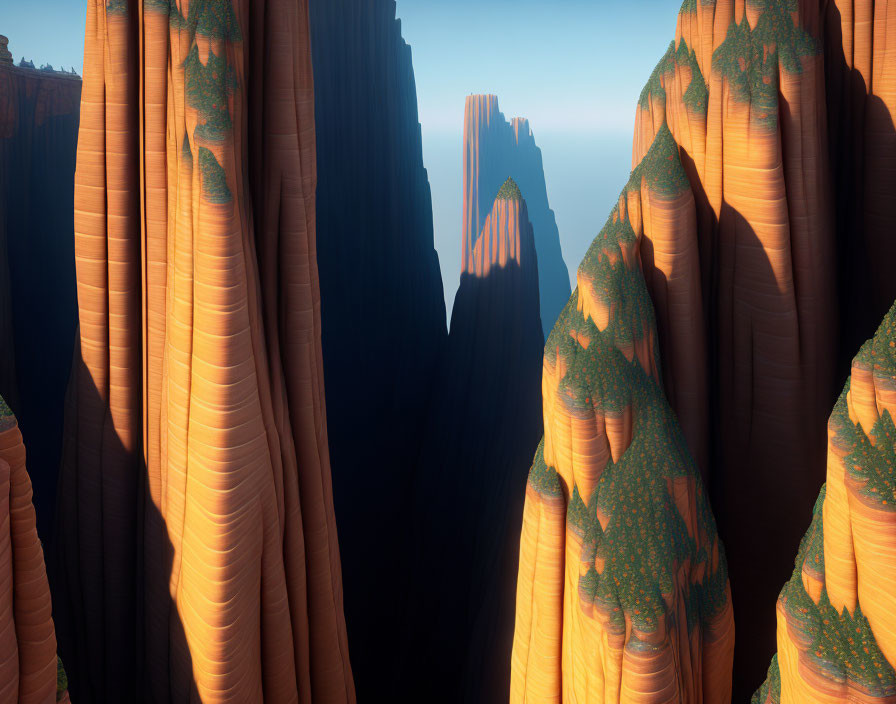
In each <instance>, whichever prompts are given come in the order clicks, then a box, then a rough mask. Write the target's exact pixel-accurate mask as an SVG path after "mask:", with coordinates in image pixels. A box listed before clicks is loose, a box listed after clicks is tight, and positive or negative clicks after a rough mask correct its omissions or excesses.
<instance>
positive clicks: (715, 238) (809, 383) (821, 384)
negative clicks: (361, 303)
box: [632, 0, 896, 699]
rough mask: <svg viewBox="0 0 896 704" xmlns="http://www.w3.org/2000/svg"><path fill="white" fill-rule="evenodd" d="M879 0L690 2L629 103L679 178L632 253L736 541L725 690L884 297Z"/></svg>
mask: <svg viewBox="0 0 896 704" xmlns="http://www.w3.org/2000/svg"><path fill="white" fill-rule="evenodd" d="M886 8H887V5H886V3H877V4H876V5H875V4H874V3H861V2H859V3H850V2H842V1H841V2H830V3H817V2H810V1H809V0H686V1H685V2H684V3H683V5H682V8H681V11H680V13H679V16H678V24H677V30H676V33H675V39H674V41H673V42H672V43H671V44H670V46H669V48H668V50H667V52H666V53H665V55H664V56H663V57H662V59H661V60H660V62H659V64H658V65H657V67H656V69H655V71H654V72H653V74H652V75H651V77H650V79H649V81H648V83H647V85H646V86H645V88H644V91H643V92H642V94H641V97H640V100H639V104H638V107H637V110H636V116H635V133H634V139H633V155H632V165H633V168H637V167H638V165H639V164H642V163H643V161H644V159H645V158H646V156H647V155H648V154H649V152H650V150H651V149H652V148H653V146H654V144H655V142H656V140H657V139H658V138H660V136H661V135H663V134H664V133H665V132H668V133H669V134H671V137H672V139H673V140H674V143H675V144H676V145H677V152H678V155H679V156H680V159H681V162H682V164H683V168H684V171H685V174H686V176H687V181H688V183H689V185H690V193H689V194H687V195H685V196H681V197H680V200H677V201H669V202H667V203H664V204H662V206H661V207H659V208H657V207H649V206H648V208H645V209H644V211H645V218H644V223H643V228H642V229H643V238H642V239H641V246H640V253H641V259H642V263H643V267H644V275H645V279H646V282H647V286H648V289H649V291H650V294H651V297H652V298H653V301H654V304H655V306H656V311H657V327H658V332H659V343H660V347H661V352H662V354H661V358H662V364H663V367H662V368H663V372H664V373H663V382H664V386H665V390H666V395H667V397H668V399H669V401H670V404H671V405H672V407H673V409H674V411H675V413H676V415H677V416H678V419H679V421H680V423H681V426H682V429H683V431H684V434H685V437H686V438H687V440H688V446H689V448H690V449H691V451H692V453H693V456H694V458H695V460H696V461H697V464H698V466H699V467H700V470H701V473H702V474H703V477H704V480H705V481H706V484H707V486H708V490H709V492H710V496H711V498H712V504H713V508H714V510H715V513H716V515H717V516H718V518H719V531H720V534H721V535H722V538H723V539H724V541H725V544H726V546H727V548H728V556H729V561H730V563H729V564H730V568H731V583H732V588H733V590H734V600H735V603H736V604H737V607H738V615H739V619H738V621H739V624H740V627H739V629H738V648H737V652H736V656H735V675H734V676H735V684H734V696H735V699H745V698H746V697H747V696H748V693H749V692H750V691H752V689H753V688H754V687H755V682H756V681H758V680H759V679H760V678H761V676H762V674H761V673H762V670H763V669H764V667H765V661H764V660H763V658H762V654H763V653H767V654H768V655H770V654H771V651H772V649H773V646H774V642H773V633H774V623H773V621H772V618H771V614H770V612H769V610H768V609H767V604H768V603H770V601H771V600H772V599H773V598H774V595H775V594H776V593H777V591H778V585H779V584H780V583H781V582H782V581H783V580H784V579H786V575H787V573H788V570H789V565H790V560H791V556H792V554H793V552H794V551H795V550H796V547H797V544H798V542H799V536H800V535H801V533H802V530H803V525H802V524H803V518H802V517H801V515H800V512H799V511H795V510H794V507H804V509H803V510H806V511H808V509H809V506H811V505H812V501H813V497H814V495H815V488H814V487H817V486H818V484H819V483H820V482H821V481H822V476H821V472H822V468H823V467H824V433H823V428H824V423H825V418H826V416H827V413H828V409H829V408H830V404H831V403H832V402H833V400H834V398H835V395H836V383H837V378H838V366H837V365H838V359H839V360H841V362H840V364H841V367H842V369H843V371H845V365H843V364H842V360H843V359H844V354H843V351H842V349H843V345H846V344H850V345H852V343H851V342H850V341H851V340H856V339H864V337H866V336H867V335H868V333H869V331H870V329H873V325H875V324H876V321H877V320H879V318H880V316H881V315H882V314H883V311H884V310H885V309H886V306H887V305H889V303H890V302H891V301H892V300H893V298H894V297H896V283H894V281H896V278H894V277H893V276H892V271H891V268H892V267H891V266H890V264H888V262H890V261H891V260H892V259H893V256H894V254H896V253H894V252H893V251H892V246H893V244H892V243H893V238H892V236H891V233H890V229H889V227H890V225H889V224H888V223H891V222H892V220H893V217H890V215H889V214H888V213H890V210H891V209H892V208H893V207H894V206H893V203H892V201H893V199H892V197H891V196H892V185H893V184H892V178H891V175H892V173H893V172H894V169H896V137H894V136H893V129H892V121H891V120H890V108H889V107H887V106H889V105H890V102H888V101H889V100H890V94H891V93H892V94H893V101H892V102H893V105H894V107H896V82H894V81H892V80H891V79H890V75H891V72H890V71H889V69H888V67H889V66H890V64H891V63H892V61H893V59H892V57H891V54H892V53H893V52H892V51H887V46H888V39H887V37H888V36H889V34H888V33H889V31H890V30H889V25H890V24H893V26H894V27H896V24H894V23H889V20H888V18H887V10H886ZM889 45H890V46H892V45H893V43H892V42H889ZM872 152H873V153H872ZM641 200H642V202H643V201H644V199H643V198H642V199H641ZM632 212H633V213H634V210H633V211H632ZM893 215H896V213H893ZM634 219H635V220H637V215H635V218H634ZM635 230H636V231H637V232H638V233H639V234H640V233H641V230H638V227H635ZM872 316H873V317H872ZM869 320H870V321H871V322H870V323H869ZM857 336H861V337H860V338H857ZM849 349H850V352H849V354H851V353H852V350H853V349H854V346H851V347H850V348H849ZM747 526H749V529H748V528H747ZM759 564H761V565H763V568H762V569H761V570H757V569H756V566H757V565H759Z"/></svg>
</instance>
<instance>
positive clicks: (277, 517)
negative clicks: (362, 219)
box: [52, 0, 354, 703]
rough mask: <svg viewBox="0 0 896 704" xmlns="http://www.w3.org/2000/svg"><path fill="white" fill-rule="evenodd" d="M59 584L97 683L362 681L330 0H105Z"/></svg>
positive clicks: (96, 693) (81, 235)
mask: <svg viewBox="0 0 896 704" xmlns="http://www.w3.org/2000/svg"><path fill="white" fill-rule="evenodd" d="M86 27H87V30H86V31H87V36H86V43H85V61H84V65H85V71H84V89H83V95H82V109H81V125H80V135H79V142H78V159H77V170H76V175H75V199H76V202H77V203H78V209H77V211H76V214H75V251H76V261H77V282H78V302H79V315H80V335H79V339H78V347H77V350H76V359H75V369H74V373H73V378H72V380H71V384H70V387H69V397H68V401H69V403H68V407H67V411H66V412H67V417H66V428H65V453H64V460H63V466H62V471H61V475H60V489H59V496H60V501H59V508H58V515H57V524H56V538H55V560H54V574H53V575H52V577H53V579H52V586H53V604H54V609H55V615H56V622H57V630H58V633H59V639H60V648H61V650H62V652H63V659H64V660H65V662H66V666H67V667H68V669H69V680H70V685H71V690H72V693H73V699H74V700H75V701H84V702H87V701H90V702H120V701H123V700H124V701H130V700H137V699H140V700H142V701H154V702H170V701H187V700H189V701H203V702H249V701H261V700H262V698H264V700H265V701H269V702H296V701H298V702H312V701H313V702H315V703H316V702H350V701H354V688H353V683H352V674H351V669H350V666H349V661H348V646H347V642H346V635H345V623H344V619H343V615H342V586H341V577H340V568H339V552H338V546H337V542H336V526H335V519H334V513H333V504H332V490H331V484H330V470H329V456H328V450H327V431H326V427H327V426H326V419H325V404H324V388H323V375H322V359H321V349H320V297H319V292H318V291H319V289H318V281H317V263H316V251H315V197H314V188H315V137H314V96H313V91H312V80H313V79H312V69H311V51H310V37H309V29H308V5H307V3H306V2H298V3H297V2H286V1H284V0H261V1H257V0H253V2H251V3H249V2H245V1H243V0H234V1H233V2H231V0H189V1H183V0H177V1H172V2H168V1H166V0H152V1H150V0H147V1H146V2H144V3H135V2H133V1H129V0H108V2H105V1H104V0H92V1H91V2H90V3H89V4H88V11H87V22H86Z"/></svg>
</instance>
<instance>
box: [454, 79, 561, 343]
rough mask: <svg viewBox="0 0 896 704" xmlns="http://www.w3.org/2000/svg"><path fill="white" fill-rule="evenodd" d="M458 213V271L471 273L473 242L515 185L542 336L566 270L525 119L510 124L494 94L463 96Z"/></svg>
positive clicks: (550, 321)
mask: <svg viewBox="0 0 896 704" xmlns="http://www.w3.org/2000/svg"><path fill="white" fill-rule="evenodd" d="M463 168H464V172H463V173H464V186H463V188H464V211H463V234H462V237H463V249H462V258H461V271H462V272H465V271H472V270H473V266H474V265H473V253H474V250H475V248H476V241H477V239H478V237H479V235H480V233H481V232H482V231H483V227H484V225H485V220H486V218H487V217H488V214H489V212H490V211H491V204H492V202H494V200H495V195H496V194H497V192H498V189H500V188H501V185H502V184H503V183H504V181H505V180H506V179H507V178H508V177H511V178H513V180H514V181H515V182H516V183H517V184H518V186H519V188H520V191H521V193H522V195H523V198H525V200H526V204H527V206H528V209H529V217H530V219H531V220H532V228H533V230H534V232H535V250H536V252H537V253H538V282H539V296H540V299H539V300H540V315H541V322H542V327H543V330H544V335H545V337H547V336H548V334H549V333H550V332H551V328H552V327H553V326H554V321H556V320H557V316H558V315H560V311H561V310H562V308H563V306H564V304H565V303H566V300H567V299H568V298H569V293H570V287H569V270H568V269H567V268H566V263H565V262H564V261H563V254H562V252H561V251H560V234H559V232H558V230H557V222H556V219H555V218H554V211H553V210H551V208H550V205H549V204H548V195H547V188H546V186H545V178H544V166H543V164H542V158H541V149H539V148H538V146H537V145H536V144H535V137H534V135H533V134H532V130H531V129H530V127H529V121H528V120H526V119H525V118H521V117H515V118H513V119H512V120H511V121H510V122H507V120H506V119H505V118H504V115H503V113H501V111H500V109H499V108H498V97H497V96H495V95H469V96H467V101H466V108H465V111H464V167H463Z"/></svg>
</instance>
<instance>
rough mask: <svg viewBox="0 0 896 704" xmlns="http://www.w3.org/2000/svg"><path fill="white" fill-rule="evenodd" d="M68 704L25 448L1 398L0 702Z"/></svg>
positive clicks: (9, 411)
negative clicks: (57, 649)
mask: <svg viewBox="0 0 896 704" xmlns="http://www.w3.org/2000/svg"><path fill="white" fill-rule="evenodd" d="M54 701H67V693H66V687H65V670H64V669H63V668H62V664H61V662H60V661H59V659H58V658H57V656H56V634H55V630H54V627H53V616H52V606H51V604H50V586H49V584H48V583H47V570H46V567H45V566H44V553H43V548H42V547H41V543H40V540H39V539H38V537H37V521H36V518H35V514H34V506H33V505H32V503H31V480H30V479H29V477H28V470H27V469H26V468H25V446H24V445H23V444H22V434H21V433H20V432H19V428H18V424H17V423H16V418H15V416H14V415H13V413H12V411H11V410H10V408H9V406H7V405H6V402H5V401H4V400H3V398H2V397H0V702H4V703H6V702H9V704H13V703H14V702H35V704H37V703H39V704H49V703H50V702H54Z"/></svg>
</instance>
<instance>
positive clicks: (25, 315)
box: [0, 61, 81, 540]
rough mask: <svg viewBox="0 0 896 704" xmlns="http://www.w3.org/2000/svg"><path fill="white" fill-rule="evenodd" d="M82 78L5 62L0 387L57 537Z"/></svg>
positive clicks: (41, 527) (47, 532)
mask: <svg viewBox="0 0 896 704" xmlns="http://www.w3.org/2000/svg"><path fill="white" fill-rule="evenodd" d="M80 96H81V80H80V79H79V78H78V77H76V76H71V75H67V74H60V73H56V72H49V71H37V70H34V69H26V68H19V67H16V66H13V65H12V64H11V63H5V62H2V61H0V337H2V339H3V344H4V354H3V355H2V356H0V394H3V396H4V397H5V398H6V399H7V401H8V403H9V405H10V406H11V407H12V409H13V411H14V412H15V414H16V417H17V418H18V423H19V427H20V429H21V433H22V435H23V436H24V439H25V444H26V445H27V446H28V452H29V456H28V467H29V470H30V473H31V478H32V481H33V483H34V502H35V505H36V506H37V509H38V511H37V515H38V532H39V534H40V535H41V537H42V538H43V539H44V540H48V539H49V538H50V536H51V535H52V521H53V512H54V507H55V497H56V476H57V474H58V469H59V458H60V454H61V450H62V408H63V400H64V397H65V387H66V383H67V381H68V377H69V371H70V369H71V361H72V345H73V343H74V339H75V327H76V325H77V305H76V301H75V264H74V259H75V257H74V224H73V213H74V185H73V184H74V173H75V149H76V146H77V141H78V113H79V106H80Z"/></svg>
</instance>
